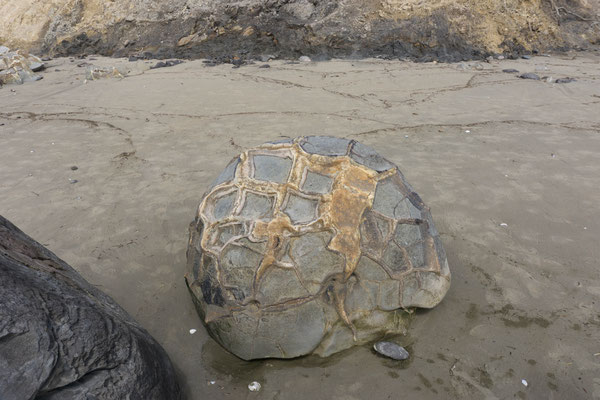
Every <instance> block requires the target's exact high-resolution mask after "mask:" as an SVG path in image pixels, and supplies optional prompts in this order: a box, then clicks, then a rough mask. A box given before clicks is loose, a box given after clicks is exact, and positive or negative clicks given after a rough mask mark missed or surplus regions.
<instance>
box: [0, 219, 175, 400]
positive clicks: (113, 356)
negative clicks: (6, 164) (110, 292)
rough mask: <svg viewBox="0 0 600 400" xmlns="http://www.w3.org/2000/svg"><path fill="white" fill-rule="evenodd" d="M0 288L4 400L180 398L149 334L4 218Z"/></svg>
mask: <svg viewBox="0 0 600 400" xmlns="http://www.w3.org/2000/svg"><path fill="white" fill-rule="evenodd" d="M0 282H1V285H0V398H1V399H2V400H13V399H14V400H23V399H45V400H51V399H111V400H112V399H180V398H181V391H180V388H179V385H178V383H177V380H176V376H175V372H174V370H173V367H172V365H171V362H170V360H169V357H168V356H167V354H166V353H165V351H164V350H163V349H162V348H161V347H160V345H159V344H158V343H157V342H156V341H155V340H154V339H153V338H152V337H151V336H150V335H149V334H148V332H146V331H145V330H144V329H143V328H142V327H140V326H139V325H138V324H137V323H136V322H135V321H134V320H133V319H132V318H131V317H130V316H129V315H128V314H127V313H126V312H125V311H124V310H123V309H122V308H121V307H119V305H117V304H116V303H115V302H114V301H113V300H112V299H111V298H110V297H109V296H107V295H106V294H104V293H102V292H101V291H100V290H98V289H96V288H95V287H93V286H92V285H90V284H89V283H88V282H86V281H85V280H84V279H83V278H82V277H81V276H80V275H79V274H78V273H77V272H76V271H75V270H74V269H73V268H71V267H70V266H69V265H68V264H66V263H65V262H64V261H62V260H61V259H59V258H58V257H57V256H56V255H54V254H53V253H52V252H50V251H49V250H48V249H46V248H45V247H43V246H42V245H40V244H39V243H37V242H36V241H34V240H33V239H31V238H30V237H29V236H27V235H26V234H25V233H23V232H22V231H20V230H19V229H18V228H17V227H16V226H14V225H13V224H12V223H10V222H9V221H8V220H6V219H5V218H4V217H2V216H0Z"/></svg>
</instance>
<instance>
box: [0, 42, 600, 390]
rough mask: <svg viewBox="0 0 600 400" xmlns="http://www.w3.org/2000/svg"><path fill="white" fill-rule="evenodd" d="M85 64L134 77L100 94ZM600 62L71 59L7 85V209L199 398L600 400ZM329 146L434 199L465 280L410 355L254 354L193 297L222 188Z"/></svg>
mask: <svg viewBox="0 0 600 400" xmlns="http://www.w3.org/2000/svg"><path fill="white" fill-rule="evenodd" d="M81 62H88V63H90V64H94V65H100V66H102V65H104V66H108V65H114V66H116V67H118V68H121V69H123V71H124V72H128V74H129V76H128V77H126V78H125V79H114V78H113V79H104V80H98V81H91V82H85V81H84V80H85V66H82V67H78V66H77V64H79V63H81ZM599 63H600V55H598V54H591V53H587V54H586V53H573V54H566V55H559V56H552V57H534V58H532V59H531V60H502V61H493V62H491V63H485V62H482V63H480V65H481V67H482V68H483V69H478V67H479V66H477V65H476V63H464V64H462V65H460V64H434V63H426V64H414V63H411V62H399V61H383V60H375V59H369V60H361V61H338V60H333V61H328V62H322V63H300V64H289V63H286V62H284V61H274V62H271V63H270V65H271V68H259V65H260V64H256V65H248V66H243V67H241V68H236V69H234V68H232V66H231V65H218V66H215V67H206V66H205V64H203V63H202V61H193V62H186V63H184V64H180V65H177V66H174V67H170V68H161V69H155V70H148V67H149V65H150V64H149V63H147V62H144V61H136V62H127V61H126V60H123V59H120V60H118V59H108V58H100V57H98V58H97V59H96V60H90V59H87V60H73V61H71V60H69V59H68V58H63V59H55V60H52V61H50V62H49V63H48V64H49V65H48V68H47V70H46V71H45V72H44V73H43V76H44V79H43V80H42V81H39V82H34V83H29V84H25V85H22V86H5V87H2V88H0V172H1V173H0V177H1V180H0V212H1V213H2V214H3V215H4V216H5V217H7V218H8V219H10V220H11V221H12V222H13V223H15V224H16V225H17V226H19V227H20V228H21V229H23V230H24V231H25V232H26V233H27V234H29V235H31V236H32V237H33V238H35V239H36V240H38V241H40V242H41V243H43V244H44V245H46V246H47V247H48V248H49V249H50V250H52V251H54V252H55V253H56V254H57V255H58V256H59V257H61V258H63V259H64V260H65V261H67V262H68V263H69V264H71V265H72V266H73V267H74V268H75V269H76V270H78V271H79V272H80V273H81V274H82V275H83V276H84V277H85V278H86V279H87V280H88V281H89V282H91V283H92V284H94V285H96V286H98V287H99V288H101V289H102V290H104V291H105V292H106V293H108V294H109V295H111V296H112V297H113V298H114V299H115V300H116V301H117V302H118V303H119V304H121V305H122V306H123V307H124V308H125V309H126V310H127V311H128V312H129V313H131V314H132V315H133V316H134V318H135V319H137V320H138V321H139V322H140V323H141V324H142V326H144V327H145V328H146V329H148V331H150V333H151V334H152V335H153V336H154V337H155V338H156V339H157V340H158V341H159V342H160V343H161V344H162V345H163V346H164V347H165V349H166V350H167V352H168V353H169V355H170V357H171V359H172V360H173V362H174V364H175V365H176V368H177V369H178V371H179V372H180V374H181V377H182V381H183V383H184V385H185V387H186V391H187V393H188V395H189V398H190V399H227V398H230V399H282V400H283V399H307V398H308V399H398V398H403V399H434V398H456V399H458V398H473V399H481V398H486V399H504V398H531V399H538V398H547V399H564V398H569V399H589V398H594V399H600V274H599V273H598V271H599V267H600V265H599V261H598V260H599V258H600V250H599V247H598V238H599V237H600V235H599V234H600V202H599V201H598V200H599V199H600V158H599V154H600V70H598V65H599ZM506 68H516V69H518V70H519V71H520V72H536V73H538V74H539V75H540V76H552V77H553V78H554V79H556V78H562V77H566V76H569V77H574V78H576V82H571V83H567V84H556V83H547V82H543V81H532V80H523V79H519V78H517V77H516V75H517V74H515V73H503V72H502V69H506ZM314 134H327V135H335V136H344V137H348V138H352V139H357V140H360V141H361V142H363V143H365V144H368V145H371V146H372V147H374V148H375V149H377V150H378V151H379V152H380V153H381V154H382V155H384V156H385V157H387V158H388V159H390V160H392V161H393V162H395V163H396V164H398V165H399V166H400V168H401V170H402V172H403V173H404V174H405V176H406V177H407V179H408V181H409V182H410V183H411V184H412V185H413V187H414V188H415V190H416V191H417V192H418V193H419V194H420V195H421V197H422V198H423V199H424V201H425V202H426V203H427V204H428V205H429V206H430V207H431V210H432V214H433V216H434V220H435V221H436V224H437V227H438V230H439V231H440V232H441V235H442V239H443V242H444V245H445V248H446V252H447V254H448V261H449V263H450V268H451V270H452V273H453V282H452V287H451V289H450V291H449V292H448V294H447V296H446V298H445V299H444V301H443V302H442V303H441V304H440V305H439V306H438V307H436V308H435V309H433V310H430V311H418V312H416V313H415V318H414V321H413V323H412V326H411V328H410V331H409V334H408V335H407V336H405V337H400V338H396V339H397V340H399V341H400V343H402V344H404V345H406V346H407V347H408V349H409V350H410V352H411V354H412V357H411V359H410V360H409V361H407V362H404V363H397V362H393V361H389V360H386V359H383V358H380V357H378V356H377V355H375V354H374V353H373V351H372V350H371V349H370V348H369V347H368V346H363V347H357V348H354V349H351V350H349V351H346V352H343V353H340V354H338V355H336V356H333V357H330V358H328V359H320V358H318V357H305V358H300V359H295V360H287V361H282V360H265V361H257V362H243V361H240V360H238V359H236V358H235V357H234V356H232V355H230V354H228V353H227V352H226V351H225V350H223V349H221V348H220V347H219V346H218V345H217V344H216V343H215V342H214V341H213V340H212V339H210V337H208V335H207V333H206V331H205V330H204V328H203V326H202V324H201V322H200V320H199V318H198V317H197V315H196V312H195V310H194V307H193V304H192V301H191V298H190V296H189V295H188V293H187V289H186V287H185V283H184V281H183V274H184V269H185V249H186V246H187V239H188V237H187V226H188V224H189V222H190V221H191V220H192V218H193V216H194V210H195V208H196V207H197V205H198V203H199V201H200V198H201V196H202V194H203V193H204V190H205V189H206V188H207V187H208V185H209V183H210V182H211V181H212V180H213V179H214V178H215V177H216V176H217V174H218V173H219V172H220V171H221V169H222V168H224V167H225V165H226V164H227V162H228V161H229V159H230V158H231V157H233V156H234V155H236V154H237V153H239V151H240V150H241V149H242V148H246V147H249V146H254V145H258V144H260V143H263V142H265V141H268V140H273V139H277V138H279V137H288V136H300V135H314ZM74 166H76V167H77V169H76V170H73V169H71V167H74ZM74 180H76V181H77V182H74ZM192 328H194V329H197V332H196V333H195V334H193V335H191V334H190V333H189V330H190V329H192ZM523 379H524V380H526V382H527V386H525V385H524V384H523V383H522V380H523ZM255 380H256V381H259V382H260V383H261V384H262V389H261V391H260V392H258V393H251V392H249V391H248V388H247V385H248V383H250V382H251V381H255ZM213 381H214V384H211V382H213Z"/></svg>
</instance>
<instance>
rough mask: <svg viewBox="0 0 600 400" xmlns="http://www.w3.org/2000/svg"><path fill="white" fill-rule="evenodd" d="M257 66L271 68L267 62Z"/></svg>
mask: <svg viewBox="0 0 600 400" xmlns="http://www.w3.org/2000/svg"><path fill="white" fill-rule="evenodd" d="M258 68H271V66H270V65H269V64H263V65H261V66H260V67H258Z"/></svg>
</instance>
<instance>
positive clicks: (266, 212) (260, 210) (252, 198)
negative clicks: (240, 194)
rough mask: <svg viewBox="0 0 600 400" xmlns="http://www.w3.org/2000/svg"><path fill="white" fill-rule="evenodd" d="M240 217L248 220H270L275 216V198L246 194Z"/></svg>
mask: <svg viewBox="0 0 600 400" xmlns="http://www.w3.org/2000/svg"><path fill="white" fill-rule="evenodd" d="M245 196H246V197H245V200H244V205H243V207H242V210H241V211H240V217H243V218H247V219H261V218H269V217H271V216H272V215H273V197H272V196H267V195H260V194H256V193H252V192H246V193H245Z"/></svg>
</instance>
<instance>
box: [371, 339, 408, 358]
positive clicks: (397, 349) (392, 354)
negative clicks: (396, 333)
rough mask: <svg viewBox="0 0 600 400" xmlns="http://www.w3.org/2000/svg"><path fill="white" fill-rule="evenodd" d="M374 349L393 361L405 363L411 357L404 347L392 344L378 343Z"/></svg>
mask: <svg viewBox="0 0 600 400" xmlns="http://www.w3.org/2000/svg"><path fill="white" fill-rule="evenodd" d="M373 348H374V349H375V351H376V352H377V353H379V354H381V355H382V356H386V357H388V358H391V359H392V360H398V361H403V360H406V359H408V358H409V357H410V354H408V351H406V349H405V348H404V347H402V346H400V345H397V344H396V343H392V342H377V343H375V345H374V346H373Z"/></svg>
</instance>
